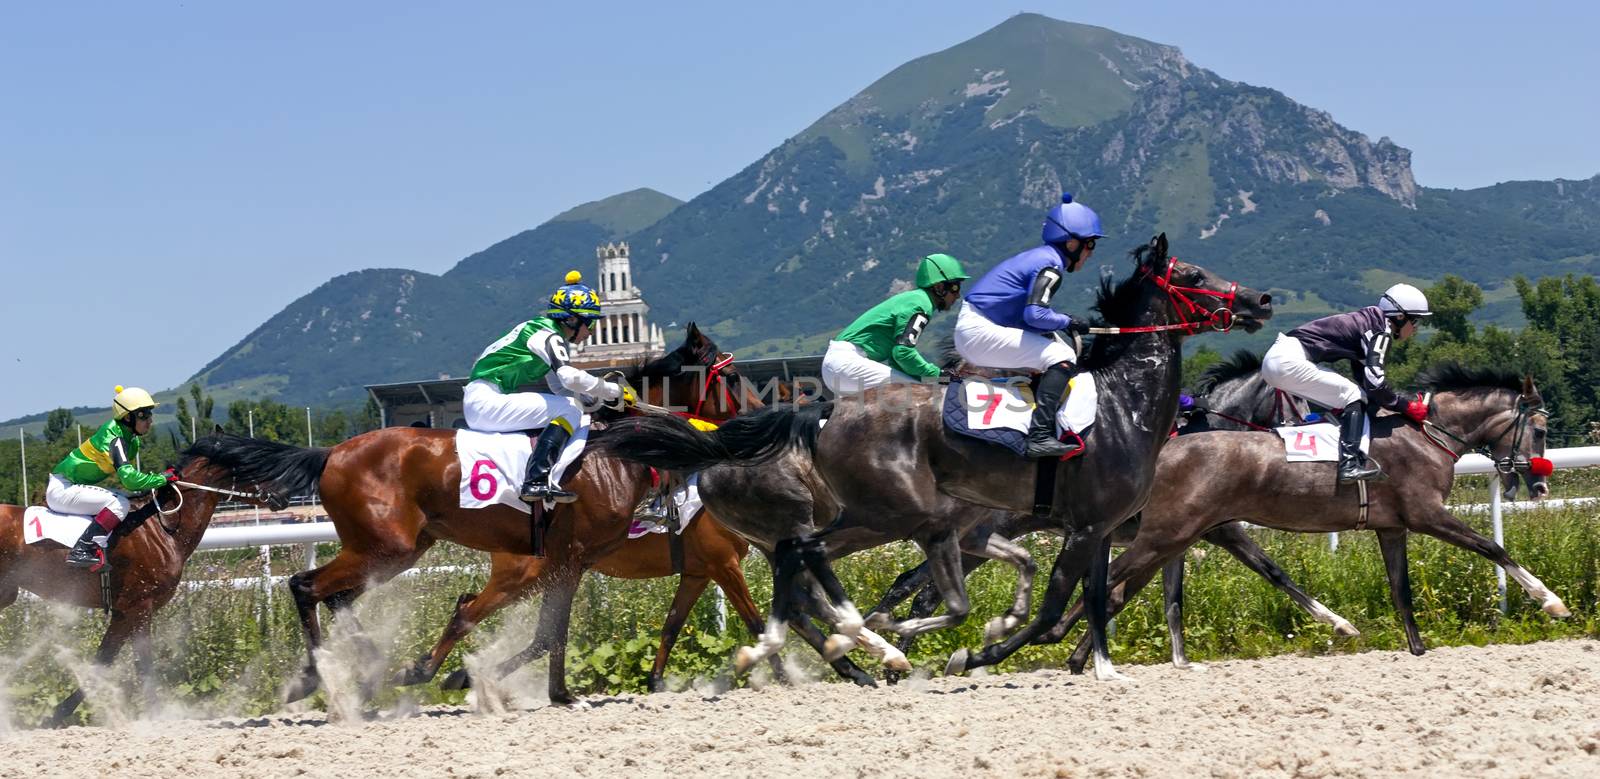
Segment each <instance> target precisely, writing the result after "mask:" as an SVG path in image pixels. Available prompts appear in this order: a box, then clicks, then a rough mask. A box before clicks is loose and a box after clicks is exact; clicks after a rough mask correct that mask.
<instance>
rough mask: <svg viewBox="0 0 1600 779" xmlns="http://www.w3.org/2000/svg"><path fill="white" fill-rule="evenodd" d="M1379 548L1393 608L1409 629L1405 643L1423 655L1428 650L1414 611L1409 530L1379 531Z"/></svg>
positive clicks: (1412, 650)
mask: <svg viewBox="0 0 1600 779" xmlns="http://www.w3.org/2000/svg"><path fill="white" fill-rule="evenodd" d="M1377 532H1378V548H1379V549H1381V550H1383V567H1384V570H1385V571H1386V572H1387V573H1388V574H1389V595H1390V597H1392V598H1393V599H1394V610H1395V611H1396V612H1399V614H1400V623H1401V624H1402V625H1405V628H1406V644H1407V645H1408V646H1409V647H1410V649H1411V654H1414V655H1420V654H1422V653H1423V652H1426V651H1427V650H1426V649H1424V648H1423V646H1422V634H1421V633H1420V632H1419V631H1418V630H1417V617H1416V615H1415V614H1413V613H1412V612H1411V571H1410V570H1409V568H1408V566H1407V565H1406V535H1407V534H1406V531H1405V530H1404V529H1403V528H1390V529H1386V530H1379V531H1377Z"/></svg>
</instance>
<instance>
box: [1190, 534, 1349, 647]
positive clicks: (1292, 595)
mask: <svg viewBox="0 0 1600 779" xmlns="http://www.w3.org/2000/svg"><path fill="white" fill-rule="evenodd" d="M1201 538H1204V539H1205V540H1207V541H1210V542H1211V543H1213V544H1216V545H1217V546H1220V547H1222V548H1223V549H1226V550H1228V553H1229V554H1231V555H1233V556H1234V557H1235V558H1236V559H1238V561H1239V562H1241V563H1244V565H1245V567H1246V568H1249V569H1250V570H1252V571H1255V572H1256V574H1257V575H1259V576H1260V577H1261V578H1263V579H1266V580H1267V581H1269V582H1272V586H1274V587H1277V588H1278V589H1280V590H1282V591H1283V592H1284V594H1286V595H1288V596H1289V599H1290V600H1292V601H1294V602H1295V604H1296V605H1298V606H1299V607H1300V608H1302V609H1304V610H1305V611H1306V613H1308V614H1310V615H1311V617H1312V619H1315V620H1316V621H1318V622H1322V623H1325V624H1327V625H1331V626H1332V627H1333V632H1335V633H1338V634H1339V635H1341V636H1359V635H1361V631H1359V630H1356V628H1355V626H1354V625H1352V624H1350V621H1349V620H1347V619H1345V618H1344V617H1341V616H1339V615H1338V614H1335V613H1334V612H1333V610H1332V609H1330V608H1328V607H1327V606H1324V605H1322V603H1321V602H1320V601H1318V600H1317V599H1316V598H1313V597H1311V596H1310V595H1308V594H1306V592H1305V590H1302V589H1300V587H1299V585H1296V584H1295V583H1294V580H1292V579H1290V578H1289V574H1287V573H1285V572H1284V570H1283V569H1282V568H1279V567H1278V564H1277V563H1275V562H1273V561H1272V558H1270V557H1268V556H1267V553H1266V551H1265V550H1263V549H1262V548H1261V546H1260V545H1259V544H1257V543H1256V541H1255V539H1253V538H1251V537H1250V534H1249V533H1246V532H1244V526H1243V525H1241V524H1240V523H1238V522H1229V523H1228V524H1226V525H1221V526H1219V527H1215V528H1212V529H1211V530H1210V531H1208V532H1207V533H1206V534H1205V535H1203V536H1201Z"/></svg>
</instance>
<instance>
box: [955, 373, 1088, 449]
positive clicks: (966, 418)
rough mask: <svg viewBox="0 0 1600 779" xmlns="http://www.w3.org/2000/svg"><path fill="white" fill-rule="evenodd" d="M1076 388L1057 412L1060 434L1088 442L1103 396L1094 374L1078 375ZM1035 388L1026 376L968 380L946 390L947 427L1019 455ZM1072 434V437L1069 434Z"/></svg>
mask: <svg viewBox="0 0 1600 779" xmlns="http://www.w3.org/2000/svg"><path fill="white" fill-rule="evenodd" d="M1068 386H1070V387H1071V392H1070V393H1069V394H1068V395H1067V400H1066V402H1065V403H1062V404H1061V408H1060V409H1059V410H1058V411H1057V412H1056V433H1057V434H1058V435H1066V434H1068V433H1071V434H1073V435H1076V436H1078V437H1079V438H1081V439H1083V440H1084V442H1085V443H1087V442H1088V439H1087V436H1088V435H1089V432H1090V429H1091V428H1092V427H1093V426H1094V419H1095V411H1096V409H1097V408H1098V407H1099V405H1100V395H1099V391H1098V389H1097V388H1096V387H1095V381H1094V374H1092V373H1080V374H1078V375H1077V376H1074V377H1073V378H1072V381H1071V383H1070V384H1069V385H1068ZM1032 419H1033V391H1032V390H1031V389H1029V388H1028V384H1027V380H1026V379H1025V378H1023V377H1008V378H999V379H964V380H962V381H959V382H951V383H950V386H948V387H946V388H945V395H944V426H945V427H946V428H947V429H948V430H949V431H950V432H952V433H955V434H957V435H963V436H968V437H970V438H976V439H978V440H980V441H988V442H990V443H996V444H999V445H1001V446H1004V447H1006V448H1007V449H1010V450H1011V451H1013V452H1016V453H1017V454H1019V455H1020V454H1022V452H1023V451H1024V450H1025V449H1026V448H1027V438H1028V425H1029V424H1030V422H1031V421H1032ZM1069 438H1070V436H1069Z"/></svg>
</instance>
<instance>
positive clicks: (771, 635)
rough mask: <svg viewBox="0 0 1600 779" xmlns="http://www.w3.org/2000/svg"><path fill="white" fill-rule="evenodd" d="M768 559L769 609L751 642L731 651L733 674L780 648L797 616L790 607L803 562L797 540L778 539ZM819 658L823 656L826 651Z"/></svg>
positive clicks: (803, 566) (747, 668) (792, 605)
mask: <svg viewBox="0 0 1600 779" xmlns="http://www.w3.org/2000/svg"><path fill="white" fill-rule="evenodd" d="M768 562H769V563H770V564H771V565H772V610H771V611H770V612H768V613H767V627H766V629H765V630H763V631H761V633H760V635H758V636H757V637H756V642H755V644H753V645H751V646H742V647H739V651H738V652H736V653H735V654H734V656H733V668H734V671H735V672H737V673H744V672H745V671H748V670H750V666H752V665H755V664H756V661H758V660H761V659H762V658H765V657H770V656H772V655H775V654H777V653H778V651H779V650H781V649H783V642H784V639H785V638H787V636H788V632H789V623H790V622H791V621H792V620H794V619H796V617H797V616H799V614H798V612H797V611H796V610H795V608H794V603H795V601H794V595H795V590H796V588H797V587H798V586H799V585H798V583H797V582H796V581H795V579H796V577H797V576H798V575H799V574H800V571H801V570H802V569H804V568H805V562H804V561H803V560H801V558H800V539H798V538H786V539H784V540H782V541H779V542H778V543H777V544H776V545H774V547H773V550H772V554H770V555H768ZM818 651H822V650H821V649H819V650H818ZM823 659H827V657H826V653H824V658H823Z"/></svg>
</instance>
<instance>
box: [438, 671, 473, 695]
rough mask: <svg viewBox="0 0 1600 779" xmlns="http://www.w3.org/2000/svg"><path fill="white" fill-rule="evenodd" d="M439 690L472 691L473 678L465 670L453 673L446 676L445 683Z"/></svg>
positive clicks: (440, 684) (440, 685)
mask: <svg viewBox="0 0 1600 779" xmlns="http://www.w3.org/2000/svg"><path fill="white" fill-rule="evenodd" d="M439 689H441V690H470V689H472V676H471V675H469V674H468V673H467V671H466V669H464V668H463V669H461V670H458V671H451V672H450V675H449V676H446V677H445V678H444V681H442V682H440V683H439Z"/></svg>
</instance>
